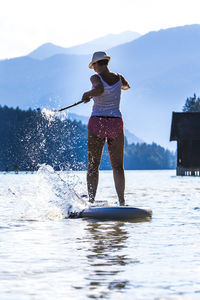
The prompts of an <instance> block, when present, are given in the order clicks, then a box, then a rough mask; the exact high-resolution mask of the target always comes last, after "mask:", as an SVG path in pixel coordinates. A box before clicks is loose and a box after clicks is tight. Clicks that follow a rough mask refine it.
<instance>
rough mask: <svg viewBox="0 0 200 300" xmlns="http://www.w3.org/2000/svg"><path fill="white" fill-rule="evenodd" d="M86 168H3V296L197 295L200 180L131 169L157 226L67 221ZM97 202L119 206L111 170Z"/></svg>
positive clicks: (136, 197) (138, 201) (132, 185)
mask: <svg viewBox="0 0 200 300" xmlns="http://www.w3.org/2000/svg"><path fill="white" fill-rule="evenodd" d="M85 177H86V174H85V172H60V173H56V172H54V171H53V170H52V169H51V168H50V167H48V166H41V168H40V170H39V171H38V172H37V173H34V174H31V173H29V174H25V173H19V174H11V173H9V174H4V173H0V257H1V268H0V285H1V288H0V299H1V300H2V299H3V300H6V299H9V300H10V299H13V300H16V299H20V300H23V299H34V300H35V299H37V300H38V299H41V300H45V299H48V300H51V299H53V300H55V299H81V300H82V299H90V298H91V299H200V178H198V177H196V178H194V177H176V176H175V171H173V170H172V171H127V172H126V200H127V203H128V204H129V205H134V206H144V207H150V208H151V209H152V210H153V217H152V220H151V221H150V222H138V223H130V222H114V221H104V222H102V221H92V220H83V219H68V218H65V217H67V216H68V212H69V210H82V209H83V208H84V207H86V206H87V203H86V201H85V200H82V199H80V195H81V194H85V193H86V184H85ZM97 199H107V200H108V201H109V203H110V204H113V205H115V203H116V194H115V190H114V184H113V179H112V173H111V172H110V171H106V172H100V183H99V189H98V194H97Z"/></svg>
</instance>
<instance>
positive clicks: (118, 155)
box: [107, 133, 125, 205]
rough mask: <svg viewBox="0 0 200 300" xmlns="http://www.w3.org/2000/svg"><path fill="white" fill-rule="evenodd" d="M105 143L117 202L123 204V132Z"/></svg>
mask: <svg viewBox="0 0 200 300" xmlns="http://www.w3.org/2000/svg"><path fill="white" fill-rule="evenodd" d="M107 143H108V151H109V155H110V161H111V165H112V169H113V177H114V182H115V188H116V192H117V195H118V199H119V203H120V205H125V200H124V190H125V176H124V134H123V133H122V134H120V135H119V136H118V137H116V138H114V139H108V141H107Z"/></svg>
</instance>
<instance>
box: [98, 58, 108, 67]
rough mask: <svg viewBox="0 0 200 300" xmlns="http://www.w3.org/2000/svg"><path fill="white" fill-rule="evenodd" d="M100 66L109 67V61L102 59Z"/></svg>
mask: <svg viewBox="0 0 200 300" xmlns="http://www.w3.org/2000/svg"><path fill="white" fill-rule="evenodd" d="M97 63H98V65H100V66H107V65H108V59H101V60H98V61H97Z"/></svg>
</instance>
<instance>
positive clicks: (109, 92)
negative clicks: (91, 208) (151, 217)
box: [82, 52, 130, 205]
mask: <svg viewBox="0 0 200 300" xmlns="http://www.w3.org/2000/svg"><path fill="white" fill-rule="evenodd" d="M109 61H110V57H109V56H108V55H107V54H106V53H105V52H95V53H94V54H93V57H92V61H91V62H90V64H89V68H90V69H94V71H95V72H96V73H97V74H95V75H93V76H91V78H90V80H91V83H92V90H90V91H88V92H85V93H84V94H83V96H82V100H85V101H84V102H85V103H87V102H88V101H90V99H91V98H93V100H94V105H93V109H92V115H91V117H90V119H89V123H88V172H87V186H88V195H89V202H91V203H93V202H94V199H95V195H96V190H97V185H98V178H99V165H100V162H101V156H102V152H103V147H104V144H105V140H106V139H107V146H108V152H109V157H110V162H111V166H112V169H113V176H114V182H115V188H116V192H117V195H118V199H119V204H120V205H125V200H124V189H125V177H124V167H123V160H124V128H123V120H122V115H121V112H120V109H119V106H120V98H121V89H123V90H127V89H129V88H130V86H129V84H128V82H127V81H126V80H125V79H124V77H123V76H122V75H119V74H115V73H113V72H111V71H110V70H109V69H108V63H109Z"/></svg>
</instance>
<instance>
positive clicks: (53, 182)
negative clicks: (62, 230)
mask: <svg viewBox="0 0 200 300" xmlns="http://www.w3.org/2000/svg"><path fill="white" fill-rule="evenodd" d="M31 186H32V188H33V187H34V191H33V190H32V192H30V191H29V193H26V194H24V195H23V196H22V197H21V201H23V202H24V208H25V209H24V212H23V216H22V218H23V219H25V220H46V219H63V218H68V217H69V215H70V214H71V213H73V212H80V211H82V210H83V209H84V208H86V207H88V202H87V201H86V200H85V199H84V198H82V197H81V194H83V193H84V192H85V191H84V187H83V183H82V182H81V180H80V178H79V177H78V176H77V175H76V174H74V172H73V173H72V172H68V171H59V172H56V171H54V169H53V168H52V167H51V166H49V165H45V164H43V165H41V166H40V168H39V170H38V171H37V172H36V173H35V174H34V185H33V184H31ZM15 194H16V193H15Z"/></svg>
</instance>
